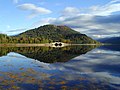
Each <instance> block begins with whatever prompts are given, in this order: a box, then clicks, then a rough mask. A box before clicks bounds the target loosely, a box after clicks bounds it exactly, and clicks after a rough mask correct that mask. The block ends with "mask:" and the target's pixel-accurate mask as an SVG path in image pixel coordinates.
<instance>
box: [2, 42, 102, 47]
mask: <svg viewBox="0 0 120 90" xmlns="http://www.w3.org/2000/svg"><path fill="white" fill-rule="evenodd" d="M76 45H104V44H67V43H65V44H64V45H63V46H76ZM31 46H33V47H34V46H35V47H36V46H40V47H50V46H52V45H51V44H50V43H44V44H43V43H42V44H20V43H17V44H10V43H9V44H0V47H31Z"/></svg>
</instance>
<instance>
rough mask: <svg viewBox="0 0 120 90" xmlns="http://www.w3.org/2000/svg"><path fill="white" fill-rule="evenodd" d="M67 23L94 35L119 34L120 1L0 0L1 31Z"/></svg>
mask: <svg viewBox="0 0 120 90" xmlns="http://www.w3.org/2000/svg"><path fill="white" fill-rule="evenodd" d="M45 24H55V25H67V26H69V27H71V28H73V29H74V30H77V31H79V32H81V33H84V34H87V35H88V36H91V37H93V38H102V37H109V36H119V35H120V0H0V33H4V34H8V35H14V34H18V33H21V32H24V31H26V30H29V29H31V28H36V27H39V26H41V25H45Z"/></svg>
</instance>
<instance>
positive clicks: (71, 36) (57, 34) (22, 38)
mask: <svg viewBox="0 0 120 90" xmlns="http://www.w3.org/2000/svg"><path fill="white" fill-rule="evenodd" d="M0 38H2V39H0V43H51V42H54V41H61V42H64V43H79V44H95V43H98V42H97V41H95V40H93V39H91V38H90V37H88V36H86V35H85V34H81V33H79V32H77V31H74V30H72V29H71V28H69V27H67V26H55V25H44V26H41V27H38V28H35V29H32V30H28V31H26V32H23V33H21V34H19V35H16V36H14V37H8V36H6V35H0Z"/></svg>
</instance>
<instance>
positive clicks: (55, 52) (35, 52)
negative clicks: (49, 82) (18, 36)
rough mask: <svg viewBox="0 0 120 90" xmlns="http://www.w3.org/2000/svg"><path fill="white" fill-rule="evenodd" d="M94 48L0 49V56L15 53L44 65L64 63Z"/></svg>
mask: <svg viewBox="0 0 120 90" xmlns="http://www.w3.org/2000/svg"><path fill="white" fill-rule="evenodd" d="M95 47H96V46H84V45H83V46H71V47H64V48H51V47H5V48H0V56H3V55H6V54H7V53H9V52H17V53H19V54H22V55H24V56H26V57H29V58H33V59H37V60H39V61H41V62H45V63H54V62H66V61H68V60H70V59H72V58H74V57H76V56H78V55H81V54H85V53H87V52H88V51H90V50H92V49H94V48H95Z"/></svg>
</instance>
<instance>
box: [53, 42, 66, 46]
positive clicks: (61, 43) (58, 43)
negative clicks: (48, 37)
mask: <svg viewBox="0 0 120 90" xmlns="http://www.w3.org/2000/svg"><path fill="white" fill-rule="evenodd" d="M51 46H52V47H64V46H65V43H63V42H53V43H51Z"/></svg>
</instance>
